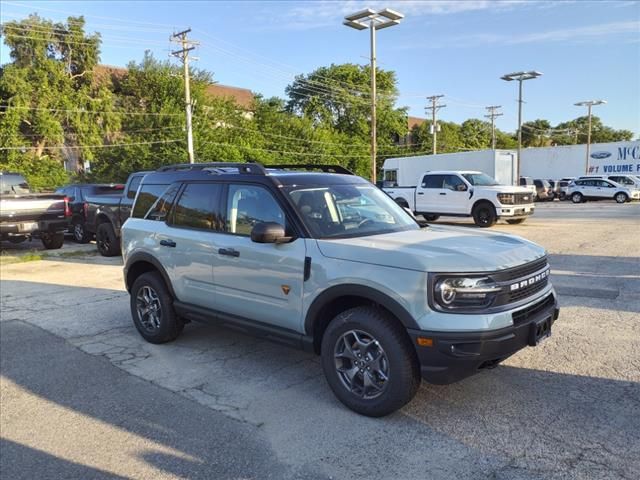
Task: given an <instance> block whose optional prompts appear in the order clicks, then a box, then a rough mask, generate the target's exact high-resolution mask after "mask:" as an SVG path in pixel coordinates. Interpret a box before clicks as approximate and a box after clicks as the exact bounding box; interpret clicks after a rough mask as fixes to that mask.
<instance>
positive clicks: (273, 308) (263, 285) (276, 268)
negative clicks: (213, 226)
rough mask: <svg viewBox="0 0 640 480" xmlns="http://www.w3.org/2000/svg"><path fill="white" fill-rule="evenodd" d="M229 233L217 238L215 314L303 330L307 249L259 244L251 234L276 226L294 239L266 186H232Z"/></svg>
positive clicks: (292, 244)
mask: <svg viewBox="0 0 640 480" xmlns="http://www.w3.org/2000/svg"><path fill="white" fill-rule="evenodd" d="M225 196H226V202H225V203H226V209H225V231H224V233H218V234H216V235H215V236H216V241H215V248H216V250H215V252H214V262H213V280H214V283H215V297H216V308H217V309H219V310H221V311H223V312H225V313H230V314H233V315H237V316H240V317H243V318H248V319H251V320H255V321H259V322H264V323H268V324H271V325H275V326H279V327H282V328H286V329H290V330H296V331H299V330H300V322H301V312H302V285H303V277H304V262H305V252H306V248H305V243H304V239H302V238H298V239H296V240H294V241H292V242H290V243H284V244H279V245H277V244H272V243H254V242H253V241H251V229H252V228H253V227H254V226H255V225H256V224H257V223H259V222H276V223H280V224H281V225H283V226H284V227H285V230H286V231H287V233H290V230H291V227H290V225H291V224H290V222H289V220H288V219H287V217H286V214H285V212H284V209H283V208H282V206H281V205H280V204H279V203H278V200H277V199H276V197H275V196H274V195H273V194H272V193H271V192H270V191H269V190H268V189H267V188H266V187H264V186H262V185H256V184H240V183H238V184H230V185H229V186H228V187H227V193H226V195H225Z"/></svg>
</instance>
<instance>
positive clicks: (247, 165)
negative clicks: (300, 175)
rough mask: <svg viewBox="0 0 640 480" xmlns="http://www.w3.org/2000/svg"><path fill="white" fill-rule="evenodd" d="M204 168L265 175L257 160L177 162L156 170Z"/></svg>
mask: <svg viewBox="0 0 640 480" xmlns="http://www.w3.org/2000/svg"><path fill="white" fill-rule="evenodd" d="M205 168H237V169H238V173H248V174H253V175H266V174H267V172H266V170H265V169H264V167H263V166H262V165H261V164H259V163H258V162H208V163H177V164H175V165H165V166H164V167H160V168H158V170H156V171H157V172H170V171H178V170H187V171H188V170H204V169H205Z"/></svg>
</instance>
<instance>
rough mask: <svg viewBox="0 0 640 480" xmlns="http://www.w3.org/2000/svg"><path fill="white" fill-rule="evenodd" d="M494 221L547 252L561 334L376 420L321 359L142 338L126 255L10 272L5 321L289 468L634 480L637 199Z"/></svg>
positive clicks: (375, 474) (332, 474)
mask: <svg viewBox="0 0 640 480" xmlns="http://www.w3.org/2000/svg"><path fill="white" fill-rule="evenodd" d="M567 207H569V208H570V209H572V210H571V211H570V210H569V209H567ZM583 207H584V208H583ZM594 209H595V210H597V211H598V212H599V214H598V215H594V214H593V213H592V212H593V210H594ZM603 209H604V210H603ZM616 209H625V210H624V212H625V215H624V216H622V217H620V218H617V219H614V220H606V221H605V220H603V214H602V212H606V211H612V212H615V211H617V210H616ZM627 209H628V210H627ZM567 211H568V212H569V213H566V212H567ZM630 211H631V212H632V213H633V212H634V211H635V212H636V213H637V215H628V212H630ZM495 230H497V231H504V232H509V233H515V234H518V235H521V236H523V237H525V238H528V239H530V240H533V241H535V242H538V243H540V244H541V245H543V246H545V247H546V248H547V250H548V251H549V254H550V261H551V266H552V269H553V272H552V281H553V282H554V284H555V285H556V288H557V290H558V292H559V294H560V301H561V305H562V312H561V316H560V319H559V320H558V322H556V324H555V326H554V331H553V335H552V337H551V338H550V339H548V340H546V341H545V342H544V343H543V344H542V345H540V346H539V347H537V348H529V349H525V350H523V351H521V352H519V353H518V354H516V355H514V356H513V357H511V358H510V359H508V360H507V361H505V362H504V363H503V364H502V365H500V366H499V367H497V368H496V369H494V370H490V371H485V372H482V373H480V374H478V375H476V376H474V377H471V378H469V379H467V380H465V381H462V382H460V383H457V384H454V385H448V386H434V385H426V384H423V385H422V387H421V388H420V390H419V392H418V394H417V396H416V398H415V399H414V400H413V401H412V402H411V403H410V404H409V405H407V406H406V407H405V408H404V409H402V410H401V411H399V412H397V413H396V414H393V415H391V416H389V417H386V418H382V419H371V418H365V417H361V416H358V415H356V414H354V413H352V412H351V411H349V410H347V409H346V408H344V407H343V406H342V405H341V404H340V403H339V402H338V401H337V400H336V399H335V398H334V396H333V394H332V393H331V391H330V389H329V387H328V385H327V384H326V382H325V380H324V377H323V375H322V369H321V366H320V360H319V357H316V356H314V355H312V354H308V353H305V352H302V351H297V350H292V349H289V348H287V347H284V346H281V345H278V344H275V343H270V342H267V341H263V340H259V339H256V338H253V337H250V336H246V335H244V334H242V333H238V332H235V331H233V330H229V329H225V328H222V327H216V326H210V325H201V324H196V323H190V324H188V325H187V326H186V327H185V330H184V332H183V334H182V335H181V336H180V337H179V338H178V339H177V340H176V341H174V342H172V343H169V344H164V345H152V344H149V343H146V342H145V341H144V340H143V339H142V338H141V337H140V336H139V335H138V333H137V331H136V330H135V328H134V326H133V324H132V322H131V319H130V312H129V297H128V295H127V293H126V291H124V286H123V282H122V268H121V261H120V260H119V259H104V258H99V257H77V258H67V259H63V258H61V259H49V260H45V261H38V262H30V263H21V264H12V265H7V266H3V267H2V270H1V280H2V284H1V286H2V297H1V303H0V308H1V316H0V319H1V320H2V321H3V322H12V321H13V322H15V321H19V322H24V323H26V324H29V325H32V326H35V327H39V328H41V329H43V330H44V331H46V332H49V333H50V334H53V335H55V336H56V337H59V338H61V339H63V340H64V341H65V342H66V343H67V344H68V345H71V346H73V347H75V348H76V349H77V350H79V351H80V352H83V353H82V355H89V356H91V357H96V358H101V359H103V360H105V361H106V362H109V363H110V364H111V365H113V366H115V367H116V368H118V369H120V370H122V371H123V372H125V373H126V374H129V375H131V376H133V377H135V378H139V379H143V380H145V381H147V382H150V383H151V384H153V385H154V386H156V387H160V388H162V389H165V390H169V391H171V392H174V393H175V394H177V397H176V398H183V399H185V402H186V401H194V402H196V403H197V404H200V406H202V407H204V408H206V409H210V410H213V411H215V412H218V413H220V414H222V415H224V416H225V417H229V418H231V419H233V420H235V421H237V422H236V423H238V425H242V426H243V428H249V429H251V430H252V431H254V432H255V435H256V436H257V437H260V438H262V439H264V440H265V442H266V443H267V444H268V446H269V448H270V449H271V451H272V454H273V455H274V456H275V458H276V459H277V461H278V462H281V463H282V464H284V465H288V466H290V468H291V469H293V471H298V472H302V471H306V470H305V469H308V468H312V469H313V470H314V471H318V472H321V473H322V475H324V476H326V478H389V479H392V478H393V479H396V478H398V479H414V478H415V479H424V478H457V479H485V478H486V479H523V480H524V479H539V478H545V479H628V480H631V479H637V478H640V415H639V414H638V412H640V334H639V333H638V332H639V327H640V252H639V251H638V245H637V240H638V238H640V205H639V204H637V203H636V204H633V205H630V204H627V205H614V204H606V203H604V204H601V205H600V204H585V205H568V204H562V205H559V204H558V203H556V204H554V205H548V206H547V205H541V206H540V207H539V209H538V212H536V216H534V217H533V218H531V219H529V220H527V222H525V223H524V224H523V225H518V226H510V225H498V226H496V228H495ZM576 232H579V240H576V238H577V237H576ZM633 232H637V235H633ZM25 347H27V346H25ZM3 355H4V353H3ZM176 407H177V408H180V405H177V406H176ZM3 419H4V417H3ZM3 421H4V420H3ZM3 427H4V425H3ZM3 430H4V428H3ZM201 433H202V432H199V431H197V430H195V431H193V432H192V435H194V436H195V437H197V436H198V435H201ZM250 478H254V477H250ZM255 478H259V477H255Z"/></svg>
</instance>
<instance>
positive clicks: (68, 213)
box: [64, 197, 71, 217]
mask: <svg viewBox="0 0 640 480" xmlns="http://www.w3.org/2000/svg"><path fill="white" fill-rule="evenodd" d="M64 216H65V217H70V216H71V208H69V197H64Z"/></svg>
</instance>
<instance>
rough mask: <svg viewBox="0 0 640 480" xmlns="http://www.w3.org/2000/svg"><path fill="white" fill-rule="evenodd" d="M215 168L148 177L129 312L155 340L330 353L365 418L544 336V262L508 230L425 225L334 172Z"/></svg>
mask: <svg viewBox="0 0 640 480" xmlns="http://www.w3.org/2000/svg"><path fill="white" fill-rule="evenodd" d="M293 168H294V166H289V167H274V166H271V167H263V166H261V165H259V164H256V163H241V164H229V163H210V164H196V165H178V166H170V167H164V168H162V169H160V170H158V171H157V172H154V173H150V174H147V175H146V176H145V177H144V179H143V180H142V182H141V184H140V187H139V189H138V192H137V195H136V199H135V203H134V206H133V212H132V216H131V218H129V219H128V220H127V221H126V223H125V224H124V226H123V228H122V244H123V255H124V260H125V266H124V277H125V282H126V287H127V290H128V291H129V292H130V294H131V314H132V317H133V322H134V324H135V326H136V328H137V329H138V331H139V332H140V334H141V335H142V336H143V337H144V338H145V339H146V340H148V341H149V342H152V343H163V342H167V341H171V340H174V339H175V338H176V337H177V336H178V335H179V334H180V332H181V331H182V329H183V327H184V325H185V323H187V322H188V321H190V320H195V321H203V322H218V323H222V324H229V325H234V326H236V327H240V328H242V329H244V330H247V331H249V332H252V333H254V334H257V335H261V336H264V337H267V338H269V339H273V340H278V341H281V342H283V343H285V344H287V345H290V346H294V347H299V348H303V349H306V350H309V351H312V352H315V353H317V354H319V355H321V359H322V368H323V370H324V373H325V375H326V378H327V381H328V383H329V385H330V387H331V389H332V390H333V392H334V393H335V394H336V396H337V397H338V399H340V401H342V402H343V403H344V404H345V405H347V406H348V407H349V408H351V409H353V410H355V411H356V412H359V413H361V414H364V415H369V416H382V415H386V414H388V413H391V412H393V411H395V410H397V409H398V408H400V407H402V406H403V405H405V404H406V403H407V402H409V401H410V400H411V398H412V397H413V396H414V394H415V393H416V391H417V389H418V386H419V384H420V380H421V379H424V380H426V381H427V382H431V383H436V384H446V383H452V382H455V381H457V380H460V379H463V378H465V377H468V376H470V375H473V374H474V373H476V372H478V371H479V370H482V369H485V368H491V367H494V366H496V365H497V364H498V363H499V362H501V361H502V360H504V359H505V358H507V357H509V356H510V355H512V354H514V353H515V352H517V351H518V350H520V349H522V348H524V347H526V346H527V345H530V346H535V345H537V344H538V343H539V342H540V341H541V340H543V339H544V338H546V337H547V336H548V335H549V334H550V333H551V326H552V324H553V322H554V321H555V320H556V318H557V317H558V312H559V310H558V306H557V300H556V295H555V292H554V290H553V288H552V286H551V283H550V281H549V265H548V263H547V259H546V256H545V252H544V250H543V249H542V248H541V247H539V246H537V245H535V244H533V243H531V242H528V241H526V240H524V239H521V238H518V237H512V236H508V235H505V234H502V233H493V234H492V233H487V232H484V231H479V230H474V229H469V230H464V229H460V228H451V227H444V226H426V227H425V226H421V225H419V224H418V223H416V221H415V219H414V218H413V217H412V216H411V215H410V214H408V213H407V212H406V211H405V210H403V209H402V208H401V207H400V206H398V205H397V204H396V203H395V202H394V201H393V200H392V199H391V198H390V197H388V196H387V195H386V194H385V193H384V192H382V190H380V189H378V188H377V187H375V186H374V185H372V184H371V183H369V182H367V181H366V180H363V179H362V178H360V177H357V176H355V175H352V174H350V172H348V171H346V170H344V169H342V168H340V167H330V166H296V167H295V168H299V169H304V170H314V169H315V170H321V171H319V172H318V171H302V172H301V171H295V170H292V169H293Z"/></svg>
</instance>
